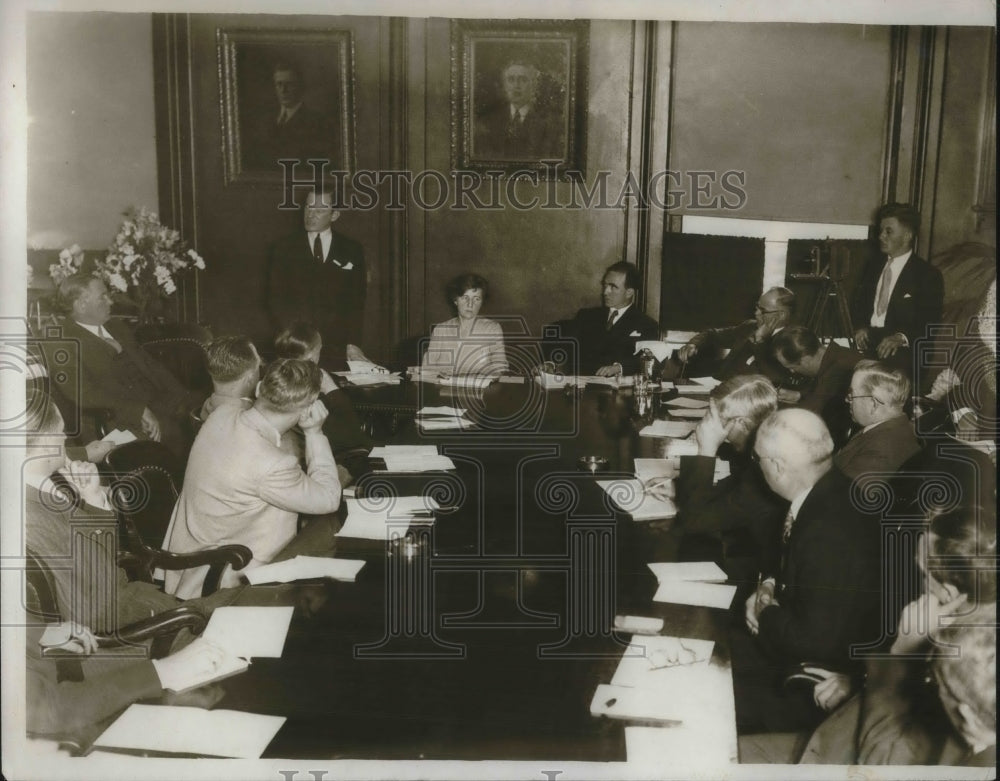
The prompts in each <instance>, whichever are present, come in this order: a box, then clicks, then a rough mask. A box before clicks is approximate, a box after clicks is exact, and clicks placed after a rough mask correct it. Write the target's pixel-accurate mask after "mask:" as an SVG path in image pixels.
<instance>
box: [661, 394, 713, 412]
mask: <svg viewBox="0 0 1000 781" xmlns="http://www.w3.org/2000/svg"><path fill="white" fill-rule="evenodd" d="M667 406H668V407H677V408H681V409H684V408H686V409H698V410H700V409H705V408H706V407H707V406H708V401H707V400H706V399H689V398H687V397H686V396H678V397H677V398H676V399H671V400H670V401H668V402H667ZM670 414H671V415H676V414H677V410H676V409H672V410H670Z"/></svg>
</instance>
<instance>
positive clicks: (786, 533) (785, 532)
mask: <svg viewBox="0 0 1000 781" xmlns="http://www.w3.org/2000/svg"><path fill="white" fill-rule="evenodd" d="M794 525H795V516H794V515H792V511H791V510H789V511H788V515H786V516H785V525H784V526H783V527H782V529H781V541H782V542H783V543H785V544H786V545H787V544H788V538H789V537H791V536H792V526H794Z"/></svg>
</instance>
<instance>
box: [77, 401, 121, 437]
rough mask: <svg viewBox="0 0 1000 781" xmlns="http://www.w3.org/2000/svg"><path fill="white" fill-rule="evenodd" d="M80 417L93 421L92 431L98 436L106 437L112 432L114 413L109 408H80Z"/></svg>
mask: <svg viewBox="0 0 1000 781" xmlns="http://www.w3.org/2000/svg"><path fill="white" fill-rule="evenodd" d="M80 416H81V417H83V416H86V417H89V418H91V419H92V420H93V421H94V431H96V432H97V434H98V436H101V437H106V436H107V435H108V434H110V433H111V431H113V430H114V426H113V425H112V421H113V420H114V419H115V411H114V410H113V409H111V408H110V407H81V408H80Z"/></svg>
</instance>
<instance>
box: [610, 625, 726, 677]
mask: <svg viewBox="0 0 1000 781" xmlns="http://www.w3.org/2000/svg"><path fill="white" fill-rule="evenodd" d="M713 648H715V641H714V640H696V639H693V638H690V637H669V636H666V635H635V636H633V637H632V640H631V641H630V642H629V646H628V648H627V649H626V650H625V653H624V654H623V655H622V658H621V661H620V662H618V668H617V669H616V670H615V674H614V677H613V678H612V679H611V685H612V686H629V687H634V686H639V687H642V688H659V687H661V686H664V685H668V686H670V685H673V682H672V681H671V680H670V678H671V676H672V675H683V674H685V673H686V672H687V670H686V669H685V668H690V667H697V666H699V665H707V664H708V662H709V660H710V659H711V658H712V649H713ZM668 670H675V671H676V672H673V673H668Z"/></svg>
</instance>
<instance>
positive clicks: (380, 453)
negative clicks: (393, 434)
mask: <svg viewBox="0 0 1000 781" xmlns="http://www.w3.org/2000/svg"><path fill="white" fill-rule="evenodd" d="M437 452H438V449H437V445H380V446H379V447H373V448H372V449H371V452H370V453H369V454H368V457H369V458H385V457H386V456H436V455H437Z"/></svg>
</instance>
